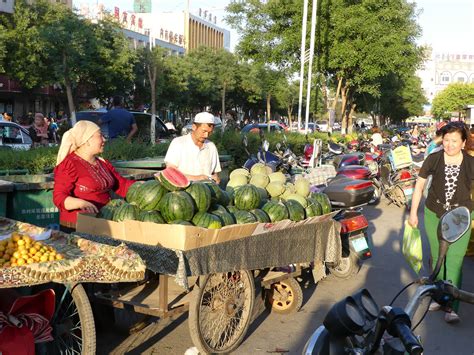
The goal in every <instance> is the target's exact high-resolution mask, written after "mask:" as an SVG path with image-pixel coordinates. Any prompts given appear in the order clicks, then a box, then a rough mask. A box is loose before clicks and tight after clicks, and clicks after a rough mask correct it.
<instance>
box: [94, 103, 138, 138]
mask: <svg viewBox="0 0 474 355" xmlns="http://www.w3.org/2000/svg"><path fill="white" fill-rule="evenodd" d="M112 105H113V109H111V110H110V111H109V112H107V113H106V114H105V115H103V116H102V117H101V118H100V120H99V125H104V124H106V125H107V126H108V132H109V137H108V138H110V139H114V138H118V137H125V138H126V139H127V141H128V142H131V140H132V137H133V136H134V135H135V134H136V133H137V132H138V127H137V123H136V122H135V118H134V117H133V115H132V113H131V112H129V111H127V110H125V109H124V108H123V98H122V97H121V96H114V98H113V100H112Z"/></svg>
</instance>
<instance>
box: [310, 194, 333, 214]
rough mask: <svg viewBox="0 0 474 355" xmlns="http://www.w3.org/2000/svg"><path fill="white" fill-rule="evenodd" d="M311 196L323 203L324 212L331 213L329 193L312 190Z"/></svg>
mask: <svg viewBox="0 0 474 355" xmlns="http://www.w3.org/2000/svg"><path fill="white" fill-rule="evenodd" d="M310 197H311V198H314V199H315V200H316V201H318V202H319V204H320V205H321V208H322V211H323V214H326V213H330V212H331V211H332V208H331V201H330V200H329V197H328V195H326V194H325V193H322V192H312V193H311V195H310Z"/></svg>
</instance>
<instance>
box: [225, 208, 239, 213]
mask: <svg viewBox="0 0 474 355" xmlns="http://www.w3.org/2000/svg"><path fill="white" fill-rule="evenodd" d="M238 210H239V209H238V208H237V207H235V206H227V211H229V212H230V213H235V212H237V211H238Z"/></svg>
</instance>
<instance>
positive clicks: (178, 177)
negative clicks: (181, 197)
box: [155, 167, 189, 191]
mask: <svg viewBox="0 0 474 355" xmlns="http://www.w3.org/2000/svg"><path fill="white" fill-rule="evenodd" d="M155 179H157V180H159V181H160V182H161V183H162V184H163V186H164V187H165V188H166V189H167V190H169V191H179V190H184V189H185V188H187V187H188V186H189V180H188V178H187V177H186V176H185V175H184V174H183V173H182V172H181V171H179V170H178V169H175V168H171V167H167V168H166V169H165V170H162V171H160V172H159V173H156V174H155Z"/></svg>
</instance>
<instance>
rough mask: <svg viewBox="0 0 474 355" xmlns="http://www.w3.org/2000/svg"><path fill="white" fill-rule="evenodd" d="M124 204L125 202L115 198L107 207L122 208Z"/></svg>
mask: <svg viewBox="0 0 474 355" xmlns="http://www.w3.org/2000/svg"><path fill="white" fill-rule="evenodd" d="M132 186H133V185H132ZM124 203H125V200H123V199H121V198H114V199H112V200H110V201H109V202H107V204H106V206H110V207H119V206H122V205H123V204H124Z"/></svg>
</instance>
